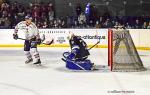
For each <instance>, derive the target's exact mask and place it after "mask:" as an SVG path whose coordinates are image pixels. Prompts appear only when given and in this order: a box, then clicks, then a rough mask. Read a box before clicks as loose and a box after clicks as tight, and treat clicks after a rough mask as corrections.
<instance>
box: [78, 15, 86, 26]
mask: <svg viewBox="0 0 150 95" xmlns="http://www.w3.org/2000/svg"><path fill="white" fill-rule="evenodd" d="M78 21H79V24H81V23H86V17H85V15H84V14H83V13H81V14H80V15H79V17H78Z"/></svg>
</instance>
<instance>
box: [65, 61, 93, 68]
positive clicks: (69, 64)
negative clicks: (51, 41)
mask: <svg viewBox="0 0 150 95" xmlns="http://www.w3.org/2000/svg"><path fill="white" fill-rule="evenodd" d="M92 67H93V64H92V63H91V61H90V60H84V61H71V60H66V68H68V69H72V70H91V69H92Z"/></svg>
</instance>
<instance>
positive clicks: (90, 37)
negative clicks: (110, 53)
mask: <svg viewBox="0 0 150 95" xmlns="http://www.w3.org/2000/svg"><path fill="white" fill-rule="evenodd" d="M78 37H81V38H82V39H106V36H97V35H94V36H91V35H85V36H78Z"/></svg>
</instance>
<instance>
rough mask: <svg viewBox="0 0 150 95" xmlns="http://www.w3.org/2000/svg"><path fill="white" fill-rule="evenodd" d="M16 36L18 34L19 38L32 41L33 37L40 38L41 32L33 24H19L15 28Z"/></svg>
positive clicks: (22, 22)
mask: <svg viewBox="0 0 150 95" xmlns="http://www.w3.org/2000/svg"><path fill="white" fill-rule="evenodd" d="M14 33H15V34H18V36H19V37H21V38H25V39H31V38H33V37H37V38H39V37H40V36H39V30H38V28H37V27H36V25H35V24H34V23H33V22H31V23H30V24H29V25H27V22H26V21H21V22H19V23H18V24H17V25H16V27H15V31H14Z"/></svg>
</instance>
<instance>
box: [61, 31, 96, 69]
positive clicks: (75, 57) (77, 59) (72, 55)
mask: <svg viewBox="0 0 150 95" xmlns="http://www.w3.org/2000/svg"><path fill="white" fill-rule="evenodd" d="M68 39H69V43H70V47H71V52H64V54H63V56H64V58H65V60H64V61H65V62H66V67H67V68H69V69H74V70H92V69H93V65H94V64H93V63H91V61H90V60H88V59H87V58H88V56H89V55H90V53H89V51H88V49H87V44H86V43H85V41H83V40H82V39H81V38H80V37H78V36H75V35H74V34H73V33H72V32H70V33H69V36H68Z"/></svg>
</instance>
